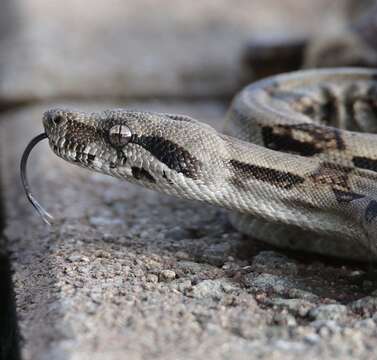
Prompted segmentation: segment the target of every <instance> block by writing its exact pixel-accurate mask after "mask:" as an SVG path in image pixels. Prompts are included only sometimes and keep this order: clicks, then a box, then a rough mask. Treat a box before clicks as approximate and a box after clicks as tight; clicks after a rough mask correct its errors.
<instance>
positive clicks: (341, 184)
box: [310, 162, 353, 191]
mask: <svg viewBox="0 0 377 360" xmlns="http://www.w3.org/2000/svg"><path fill="white" fill-rule="evenodd" d="M352 170H353V169H352V168H350V167H348V166H341V165H338V164H333V163H329V162H324V163H322V164H321V165H320V167H319V168H318V169H317V170H316V171H315V172H314V173H313V174H311V175H310V178H311V179H312V180H313V182H314V183H317V184H325V185H329V186H332V187H333V189H337V190H341V191H349V190H350V189H349V184H348V175H349V174H350V172H352Z"/></svg>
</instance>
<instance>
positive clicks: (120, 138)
mask: <svg viewBox="0 0 377 360" xmlns="http://www.w3.org/2000/svg"><path fill="white" fill-rule="evenodd" d="M118 137H119V139H118V141H119V144H121V143H122V127H121V126H119V130H118Z"/></svg>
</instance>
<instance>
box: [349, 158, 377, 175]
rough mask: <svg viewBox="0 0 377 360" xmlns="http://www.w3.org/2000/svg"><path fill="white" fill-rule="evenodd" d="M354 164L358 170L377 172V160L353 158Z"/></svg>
mask: <svg viewBox="0 0 377 360" xmlns="http://www.w3.org/2000/svg"><path fill="white" fill-rule="evenodd" d="M352 162H353V163H354V165H355V166H356V167H358V168H361V169H367V170H372V171H376V172H377V160H374V159H369V158H366V157H363V156H354V157H353V158H352Z"/></svg>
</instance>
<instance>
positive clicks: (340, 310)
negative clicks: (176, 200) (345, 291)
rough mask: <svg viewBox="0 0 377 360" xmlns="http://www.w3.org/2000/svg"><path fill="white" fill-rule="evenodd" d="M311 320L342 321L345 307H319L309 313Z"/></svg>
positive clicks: (332, 305)
mask: <svg viewBox="0 0 377 360" xmlns="http://www.w3.org/2000/svg"><path fill="white" fill-rule="evenodd" d="M308 315H309V317H310V318H311V319H313V320H342V319H344V317H345V316H346V315H347V307H346V306H344V305H338V304H329V305H320V306H317V307H315V308H314V309H311V310H310V311H309V314H308Z"/></svg>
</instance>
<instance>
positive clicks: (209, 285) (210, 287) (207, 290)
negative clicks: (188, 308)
mask: <svg viewBox="0 0 377 360" xmlns="http://www.w3.org/2000/svg"><path fill="white" fill-rule="evenodd" d="M235 289H236V288H235V287H234V286H233V285H232V284H230V283H229V282H227V281H226V280H224V279H216V280H203V281H201V282H200V283H199V284H197V285H195V286H193V287H192V288H191V290H190V292H189V295H191V296H192V297H194V298H198V299H202V298H206V297H212V298H213V299H216V300H219V299H221V298H222V297H223V296H224V293H230V292H231V291H232V290H235Z"/></svg>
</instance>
